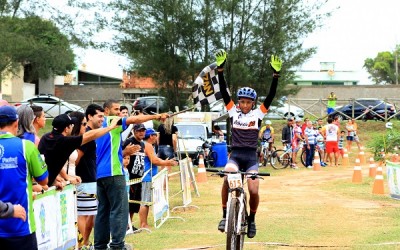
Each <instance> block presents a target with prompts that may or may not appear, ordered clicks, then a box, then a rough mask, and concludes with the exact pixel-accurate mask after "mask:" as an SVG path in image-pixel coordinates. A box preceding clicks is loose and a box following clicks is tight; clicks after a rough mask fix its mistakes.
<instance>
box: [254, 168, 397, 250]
mask: <svg viewBox="0 0 400 250" xmlns="http://www.w3.org/2000/svg"><path fill="white" fill-rule="evenodd" d="M367 171H368V169H367V168H364V170H363V176H368V172H367ZM352 174H353V169H351V168H345V169H343V168H341V169H324V170H323V171H312V170H306V169H301V170H299V171H296V170H293V171H292V172H291V173H290V174H284V175H282V176H273V177H270V178H268V179H267V180H266V181H261V184H260V196H261V197H264V198H262V199H261V200H260V207H259V211H260V212H264V213H267V214H269V216H270V221H271V220H272V221H273V223H276V222H278V223H279V221H285V220H289V221H291V220H294V221H296V220H300V219H299V218H303V220H304V228H299V225H298V223H297V224H295V223H294V228H293V231H294V233H295V232H296V231H299V230H300V231H301V230H305V231H313V230H315V228H320V229H321V231H320V235H318V234H315V235H314V234H313V233H311V234H313V235H312V236H311V237H310V239H301V238H300V239H296V240H294V241H293V242H294V243H293V242H292V243H290V244H278V246H279V245H281V248H285V247H282V246H285V245H286V247H290V248H293V247H295V248H297V247H301V248H311V247H312V248H314V247H325V248H326V247H333V248H339V249H340V248H347V247H348V246H353V244H354V240H355V239H357V234H363V233H364V232H366V231H368V230H373V229H374V228H377V227H382V225H383V224H385V222H384V219H381V218H380V216H379V215H380V214H379V212H380V211H382V209H386V208H393V207H396V208H398V207H400V204H397V203H396V202H392V201H391V200H389V201H388V200H386V201H382V200H376V199H375V200H374V199H360V198H357V197H356V196H352V193H351V186H352V185H363V184H352V183H351V178H352ZM337 180H342V181H344V182H346V180H348V183H349V186H350V188H349V193H346V195H345V196H344V195H340V194H338V193H339V192H336V191H335V187H334V185H333V184H332V183H334V182H335V181H337ZM327 186H328V187H330V186H333V187H332V188H327ZM386 191H387V189H386ZM371 193H372V187H371ZM278 218H279V219H278ZM306 227H312V228H313V230H309V229H306ZM332 232H335V233H332ZM321 243H322V244H321ZM274 244H275V243H271V242H270V243H266V244H265V246H274ZM395 245H396V246H397V247H400V245H397V243H395ZM349 248H352V247H349ZM396 249H398V248H396Z"/></svg>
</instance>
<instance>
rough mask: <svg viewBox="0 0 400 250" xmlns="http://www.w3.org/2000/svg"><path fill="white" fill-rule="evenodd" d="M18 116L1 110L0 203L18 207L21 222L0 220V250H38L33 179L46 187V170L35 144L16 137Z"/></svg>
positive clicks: (14, 219)
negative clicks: (21, 208) (21, 211)
mask: <svg viewBox="0 0 400 250" xmlns="http://www.w3.org/2000/svg"><path fill="white" fill-rule="evenodd" d="M17 131H18V114H17V111H16V110H15V108H14V107H12V106H1V107H0V200H1V201H3V202H6V203H9V204H12V205H18V204H19V205H21V206H22V207H23V208H24V210H25V211H26V214H25V216H22V217H20V218H8V219H2V220H0V242H1V247H0V248H1V249H37V240H36V233H35V231H36V226H35V218H34V216H33V198H32V195H31V194H32V177H33V178H34V179H35V181H37V182H38V183H39V184H41V185H46V184H47V177H48V172H47V166H46V163H44V161H43V160H42V158H41V157H40V154H39V151H38V150H37V148H36V147H35V144H34V143H33V142H31V141H29V140H23V139H21V138H18V137H16V135H17Z"/></svg>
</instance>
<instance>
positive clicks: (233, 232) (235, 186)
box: [207, 169, 270, 249]
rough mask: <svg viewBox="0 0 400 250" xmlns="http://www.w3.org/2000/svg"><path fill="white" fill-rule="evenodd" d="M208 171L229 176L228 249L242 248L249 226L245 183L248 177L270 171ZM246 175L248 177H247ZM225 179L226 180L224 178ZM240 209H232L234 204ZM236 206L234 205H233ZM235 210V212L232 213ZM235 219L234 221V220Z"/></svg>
mask: <svg viewBox="0 0 400 250" xmlns="http://www.w3.org/2000/svg"><path fill="white" fill-rule="evenodd" d="M207 171H208V172H217V173H218V174H217V175H219V176H220V177H224V176H227V179H226V181H228V201H227V208H226V212H227V214H226V223H225V230H224V231H225V233H226V234H227V238H226V240H227V242H226V244H227V245H226V246H227V249H242V248H243V243H244V235H245V234H246V226H247V217H248V214H247V198H246V192H245V190H244V185H245V184H246V183H247V181H246V180H247V178H251V179H253V180H254V179H256V178H261V179H262V177H261V176H269V175H270V174H269V173H247V172H240V171H237V172H229V171H220V170H215V169H207ZM245 177H246V178H245ZM224 181H225V180H224ZM235 200H236V201H235ZM237 202H238V203H239V206H238V209H237V210H236V209H231V208H232V207H231V206H232V204H233V205H234V206H237V204H238V203H237ZM233 208H234V207H233ZM231 210H232V212H234V214H231ZM232 219H233V221H232Z"/></svg>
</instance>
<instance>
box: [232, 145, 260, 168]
mask: <svg viewBox="0 0 400 250" xmlns="http://www.w3.org/2000/svg"><path fill="white" fill-rule="evenodd" d="M228 163H232V164H235V165H236V166H237V167H238V169H239V170H240V171H242V172H248V171H250V170H256V171H258V157H257V150H256V149H233V150H232V152H231V155H230V157H229V160H228Z"/></svg>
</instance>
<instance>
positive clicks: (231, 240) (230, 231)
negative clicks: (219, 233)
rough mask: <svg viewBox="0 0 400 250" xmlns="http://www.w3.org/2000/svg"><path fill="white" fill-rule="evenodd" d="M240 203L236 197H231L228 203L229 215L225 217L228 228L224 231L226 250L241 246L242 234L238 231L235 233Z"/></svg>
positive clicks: (237, 249)
mask: <svg viewBox="0 0 400 250" xmlns="http://www.w3.org/2000/svg"><path fill="white" fill-rule="evenodd" d="M239 208H240V203H239V201H238V200H237V199H235V198H234V199H232V200H231V203H230V205H229V217H228V218H227V223H228V228H227V231H226V249H228V250H240V249H242V247H243V241H244V234H243V233H242V232H240V234H239V235H237V234H236V229H237V227H240V226H241V225H238V224H237V222H238V216H239Z"/></svg>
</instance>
